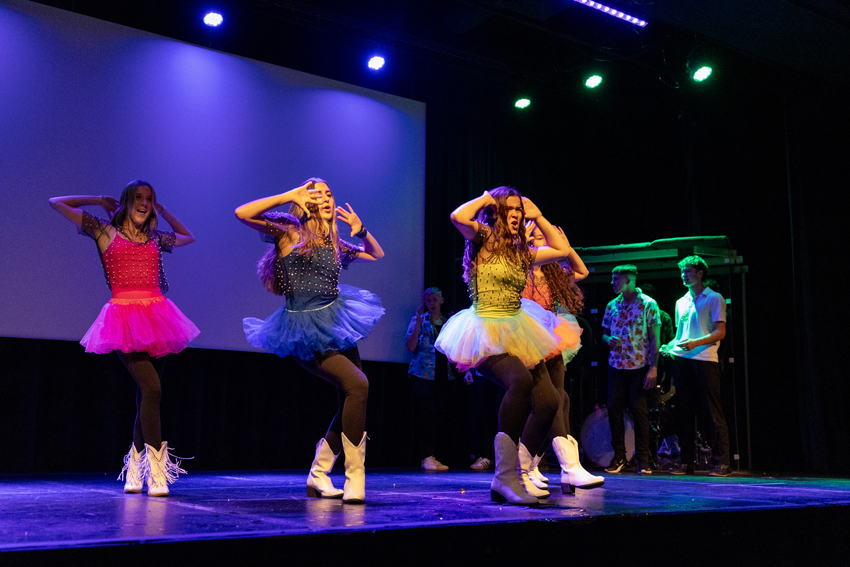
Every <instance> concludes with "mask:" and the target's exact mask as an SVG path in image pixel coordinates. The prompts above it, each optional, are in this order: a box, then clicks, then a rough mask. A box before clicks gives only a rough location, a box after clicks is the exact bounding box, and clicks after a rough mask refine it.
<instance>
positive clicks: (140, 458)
mask: <svg viewBox="0 0 850 567" xmlns="http://www.w3.org/2000/svg"><path fill="white" fill-rule="evenodd" d="M144 469H145V453H139V452H138V451H136V446H135V445H130V452H129V453H127V454H126V455H124V468H123V469H121V474H119V475H118V480H124V478H125V477H124V473H125V472H126V473H127V476H126V479H127V480H126V481H125V482H124V492H127V493H131V492H141V491H142V489H143V488H144V487H145V475H144Z"/></svg>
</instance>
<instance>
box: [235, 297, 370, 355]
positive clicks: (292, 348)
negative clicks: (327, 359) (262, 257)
mask: <svg viewBox="0 0 850 567" xmlns="http://www.w3.org/2000/svg"><path fill="white" fill-rule="evenodd" d="M385 311H386V310H385V309H384V307H383V306H382V305H381V298H380V297H378V296H377V295H375V294H374V293H372V292H369V291H366V290H365V289H360V288H357V287H354V286H350V285H345V284H340V285H339V295H338V296H337V298H336V299H335V300H334V301H333V302H332V303H330V304H329V305H326V306H323V307H319V308H316V309H312V310H309V309H308V310H304V311H287V309H286V307H285V306H284V307H281V308H280V309H278V310H277V311H275V312H274V313H272V314H271V315H270V316H268V317H266V319H265V320H262V319H256V318H254V317H247V318H245V319H243V320H242V328H243V329H244V330H245V338H246V339H248V342H249V343H251V344H252V345H253V346H255V347H258V348H262V349H265V350H267V351H269V352H270V353H272V354H276V355H278V356H279V357H281V358H283V357H286V356H289V355H290V354H291V355H292V356H295V357H297V358H300V359H302V360H312V359H313V358H315V356H316V354H315V353H317V352H325V351H327V350H348V349H350V348H352V347H354V346H355V345H356V344H357V341H359V340H361V339H364V338H366V335H368V334H369V332H370V331H371V330H372V327H374V326H375V325H376V324H377V322H378V321H379V320H380V319H381V316H382V315H383V314H384V312H385Z"/></svg>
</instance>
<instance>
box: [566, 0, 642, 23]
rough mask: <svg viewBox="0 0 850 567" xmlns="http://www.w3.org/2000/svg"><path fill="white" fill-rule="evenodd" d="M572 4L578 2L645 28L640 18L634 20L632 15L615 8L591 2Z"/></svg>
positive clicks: (578, 0) (577, 0) (590, 0)
mask: <svg viewBox="0 0 850 567" xmlns="http://www.w3.org/2000/svg"><path fill="white" fill-rule="evenodd" d="M573 2H578V3H579V4H584V5H585V6H589V7H591V8H594V9H596V10H599V11H600V12H604V13H605V14H608V15H609V16H614V17H615V18H620V19H621V20H625V21H627V22H629V23H630V24H634V25H636V26H640V27H642V28H645V27H646V22H645V21H644V20H641V19H640V18H636V17H634V16H632V15H629V14H626V13H625V12H621V11H619V10H617V9H616V8H612V7H610V6H606V5H605V4H600V3H599V2H594V1H593V0H573Z"/></svg>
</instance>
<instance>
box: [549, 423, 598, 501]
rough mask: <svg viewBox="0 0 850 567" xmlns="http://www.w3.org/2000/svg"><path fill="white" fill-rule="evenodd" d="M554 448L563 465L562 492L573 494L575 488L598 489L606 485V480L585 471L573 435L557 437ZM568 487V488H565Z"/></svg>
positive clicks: (553, 442)
mask: <svg viewBox="0 0 850 567" xmlns="http://www.w3.org/2000/svg"><path fill="white" fill-rule="evenodd" d="M552 448H553V449H555V454H556V455H557V456H558V462H560V463H561V491H562V492H564V493H565V494H566V493H567V492H570V493H572V492H573V489H574V488H584V489H590V488H596V487H599V486H602V485H603V484H605V478H604V477H601V476H594V475H592V474H590V473H589V472H587V471H586V470H584V467H582V466H581V462H580V461H579V458H578V442H577V441H576V440H575V439H574V438H573V436H572V435H567V436H566V437H555V438H554V439H552ZM564 487H568V488H564Z"/></svg>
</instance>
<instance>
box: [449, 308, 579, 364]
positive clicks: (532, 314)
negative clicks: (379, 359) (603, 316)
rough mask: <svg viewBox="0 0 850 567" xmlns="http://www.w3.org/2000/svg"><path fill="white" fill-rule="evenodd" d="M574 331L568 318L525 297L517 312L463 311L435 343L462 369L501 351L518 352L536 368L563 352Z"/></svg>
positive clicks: (450, 322) (523, 359)
mask: <svg viewBox="0 0 850 567" xmlns="http://www.w3.org/2000/svg"><path fill="white" fill-rule="evenodd" d="M574 335H575V333H574V332H573V331H571V330H570V329H569V328H568V327H567V323H566V321H563V320H561V319H559V318H558V317H557V316H556V315H555V314H554V313H552V312H551V311H547V310H546V309H543V308H542V307H540V305H538V304H537V303H535V302H533V301H531V300H530V299H525V298H523V299H522V307H521V308H520V310H519V312H517V313H516V314H515V315H510V316H505V317H480V316H479V315H476V314H475V312H474V311H473V309H471V308H470V309H464V310H463V311H459V312H458V313H456V314H455V315H453V316H452V317H451V318H449V320H448V321H446V324H445V325H443V330H442V331H440V336H439V337H437V342H436V344H435V345H434V346H435V347H436V348H437V350H439V351H440V352H442V353H443V354H445V355H446V357H448V359H449V360H451V361H452V362H453V363H455V364H457V368H458V370H459V371H461V372H465V371H467V370H469V369H470V368H475V367H476V366H478V365H479V364H481V363H482V362H483V361H484V360H485V359H486V358H488V357H491V356H495V355H497V354H510V355H513V356H516V357H517V358H519V359H520V360H521V361H522V363H523V364H524V365H525V367H526V368H534V367H535V366H536V365H537V364H538V363H540V362H542V361H543V360H546V359H547V358H551V357H553V356H556V355H559V354H561V353H562V352H563V351H564V349H565V348H566V347H567V346H568V345H569V344H570V343H571V342H573V339H574V337H573V336H574Z"/></svg>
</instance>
